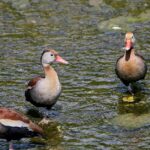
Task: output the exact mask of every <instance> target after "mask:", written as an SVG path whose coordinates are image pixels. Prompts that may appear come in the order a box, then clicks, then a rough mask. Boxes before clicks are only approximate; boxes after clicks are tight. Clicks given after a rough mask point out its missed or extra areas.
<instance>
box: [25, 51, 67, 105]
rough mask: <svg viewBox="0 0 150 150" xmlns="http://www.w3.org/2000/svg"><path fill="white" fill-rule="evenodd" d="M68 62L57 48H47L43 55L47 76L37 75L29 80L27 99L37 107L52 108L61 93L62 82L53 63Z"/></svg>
mask: <svg viewBox="0 0 150 150" xmlns="http://www.w3.org/2000/svg"><path fill="white" fill-rule="evenodd" d="M55 62H59V63H62V64H68V62H67V61H66V60H64V59H63V58H62V57H61V56H60V55H59V54H58V53H57V52H56V51H55V50H53V49H46V50H44V51H43V53H42V55H41V63H42V66H43V69H44V73H45V77H44V78H42V77H36V78H34V79H32V80H31V81H29V83H28V87H27V90H26V91H25V97H26V100H27V101H29V102H31V103H32V104H33V105H35V106H37V107H47V108H51V107H52V106H53V105H54V104H55V103H56V101H57V99H58V97H59V96H60V94H61V84H60V82H59V78H58V75H57V73H56V71H55V70H54V69H53V67H52V66H51V64H52V63H55Z"/></svg>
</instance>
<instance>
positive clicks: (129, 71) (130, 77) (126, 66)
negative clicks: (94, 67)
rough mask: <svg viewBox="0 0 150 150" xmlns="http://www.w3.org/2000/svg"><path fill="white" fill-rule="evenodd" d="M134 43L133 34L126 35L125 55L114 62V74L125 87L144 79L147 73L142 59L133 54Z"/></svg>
mask: <svg viewBox="0 0 150 150" xmlns="http://www.w3.org/2000/svg"><path fill="white" fill-rule="evenodd" d="M134 42H135V38H134V35H133V33H131V32H128V33H126V36H125V54H124V55H123V56H121V57H120V58H119V59H118V60H117V62H116V69H115V71H116V74H117V76H118V77H119V78H120V80H121V81H122V82H123V83H124V84H125V85H126V86H129V84H130V83H133V82H136V81H138V80H141V79H144V78H145V75H146V72H147V66H146V63H145V60H144V58H143V57H142V56H140V55H139V54H136V53H135V49H134Z"/></svg>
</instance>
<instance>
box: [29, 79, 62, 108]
mask: <svg viewBox="0 0 150 150" xmlns="http://www.w3.org/2000/svg"><path fill="white" fill-rule="evenodd" d="M60 93H61V85H60V83H59V82H56V84H55V85H53V84H52V82H50V81H48V80H44V79H43V80H40V81H39V82H38V83H37V85H36V86H35V87H34V88H33V89H32V91H31V97H32V99H33V100H34V101H35V102H36V103H39V104H44V105H52V104H54V103H55V102H56V100H57V98H58V97H59V95H60Z"/></svg>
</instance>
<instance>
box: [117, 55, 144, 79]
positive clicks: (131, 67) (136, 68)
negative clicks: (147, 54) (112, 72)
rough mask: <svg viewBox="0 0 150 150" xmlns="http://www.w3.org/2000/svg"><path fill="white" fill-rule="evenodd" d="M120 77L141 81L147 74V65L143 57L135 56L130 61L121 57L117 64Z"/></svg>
mask: <svg viewBox="0 0 150 150" xmlns="http://www.w3.org/2000/svg"><path fill="white" fill-rule="evenodd" d="M117 70H118V73H119V76H121V77H122V78H125V79H128V80H130V79H137V80H138V78H139V79H140V78H141V76H143V73H144V72H145V64H144V61H143V59H142V58H141V57H139V56H136V55H133V56H131V57H130V59H129V60H126V59H125V56H123V57H121V58H120V59H119V61H118V63H117Z"/></svg>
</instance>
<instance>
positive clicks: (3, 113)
mask: <svg viewBox="0 0 150 150" xmlns="http://www.w3.org/2000/svg"><path fill="white" fill-rule="evenodd" d="M42 134H43V130H42V128H40V127H39V126H38V125H36V124H34V123H33V122H32V121H31V120H29V119H28V118H27V117H25V116H24V115H21V114H20V113H18V112H16V111H14V110H11V109H8V108H4V107H0V138H1V139H6V140H7V141H11V140H20V139H21V138H24V137H33V136H38V135H42ZM9 150H13V147H12V144H11V143H10V145H9Z"/></svg>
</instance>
